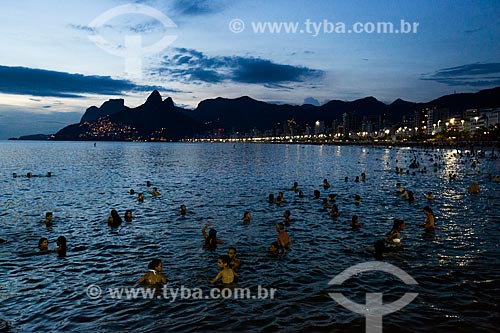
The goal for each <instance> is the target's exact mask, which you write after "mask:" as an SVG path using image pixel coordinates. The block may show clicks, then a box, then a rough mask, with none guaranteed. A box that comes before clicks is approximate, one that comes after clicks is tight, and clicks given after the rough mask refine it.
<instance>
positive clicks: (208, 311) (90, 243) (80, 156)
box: [0, 141, 500, 332]
mask: <svg viewBox="0 0 500 333" xmlns="http://www.w3.org/2000/svg"><path fill="white" fill-rule="evenodd" d="M461 153H462V155H461ZM463 153H465V152H463V151H456V150H453V149H444V150H443V149H441V150H424V149H415V148H413V149H410V148H385V147H369V148H367V147H359V146H314V145H272V144H234V145H233V144H187V143H111V142H110V143H105V142H98V143H97V144H96V146H95V147H94V144H93V143H91V142H7V141H0V170H1V172H0V238H1V239H3V240H5V242H3V243H0V318H1V319H4V320H6V321H7V322H8V323H9V325H10V327H11V331H12V332H35V331H37V332H58V331H61V332H62V331H64V332H68V331H80V332H156V331H158V332H164V331H172V332H208V331H215V332H235V331H242V332H364V331H365V317H364V316H363V315H361V314H357V313H354V312H352V311H350V310H348V309H346V308H344V307H343V306H341V305H339V304H338V303H337V302H336V301H334V300H333V299H332V298H331V297H330V296H329V293H332V292H337V293H342V294H343V295H345V296H346V297H347V298H349V299H351V300H353V301H354V302H357V303H359V304H364V303H365V302H366V293H375V292H377V293H382V294H383V301H384V304H387V303H391V302H394V301H396V300H398V299H399V298H400V297H402V296H403V295H404V294H405V293H408V292H412V293H418V296H417V297H416V298H415V299H414V300H413V301H412V302H411V303H410V304H408V305H407V306H405V307H404V308H402V309H400V310H399V311H395V312H393V313H390V314H386V315H384V316H383V321H382V322H383V324H382V328H383V331H384V332H435V331H441V332H495V331H497V323H498V321H499V319H500V318H499V311H498V309H499V306H498V299H499V297H498V296H499V295H500V284H499V277H500V265H499V258H500V256H499V254H500V251H499V243H498V240H499V235H500V227H499V226H500V223H499V222H500V217H499V212H500V209H499V208H500V200H499V198H500V183H496V182H493V181H491V180H490V179H489V178H488V174H490V173H491V174H492V175H500V161H499V160H496V161H490V160H489V159H488V158H476V157H467V156H466V155H463ZM487 156H488V154H487ZM414 157H416V158H417V159H418V161H419V162H420V167H421V168H423V167H424V166H425V167H427V173H416V174H415V175H412V174H409V175H406V174H405V175H400V174H396V172H395V168H396V166H399V167H403V168H405V169H407V166H408V165H409V164H410V162H411V160H412V159H413V158H414ZM431 158H432V159H434V160H435V161H437V162H438V163H439V168H438V169H437V170H436V171H434V167H433V163H434V162H433V161H432V160H431ZM473 160H477V165H476V167H475V168H473V167H472V166H471V164H472V161H473ZM48 171H50V172H51V173H52V177H50V178H49V177H44V175H46V173H47V172H48ZM411 171H414V170H411ZM13 172H17V174H18V175H20V176H19V177H17V178H13V177H12V173H13ZM27 172H32V173H33V174H34V175H35V176H36V177H33V178H27V177H26V176H25V175H26V173H27ZM362 172H365V173H366V181H365V182H359V183H356V182H354V178H355V177H356V176H359V175H360V174H361V173H362ZM450 172H453V173H456V174H457V179H456V180H450V179H449V177H448V175H449V173H450ZM345 177H349V178H348V182H345V181H344V178H345ZM324 178H327V179H328V180H329V182H330V184H331V188H330V189H328V190H324V189H323V188H322V181H323V179H324ZM474 179H477V180H478V181H479V184H480V187H481V192H480V194H479V195H471V194H468V193H467V192H466V188H467V186H468V185H469V184H470V183H471V182H472V181H473V180H474ZM147 180H150V181H151V182H152V183H153V186H156V187H158V190H159V191H160V192H161V196H160V197H157V198H155V197H153V196H152V195H150V194H148V193H147V191H149V190H150V188H148V187H147V186H146V181H147ZM294 181H297V182H298V183H299V188H300V189H301V190H303V191H304V193H305V197H304V198H299V197H298V196H297V194H296V193H295V192H293V191H291V190H290V187H291V186H292V184H293V182H294ZM397 182H400V183H401V184H402V185H403V186H404V187H405V188H406V189H407V190H411V191H413V192H414V193H415V195H416V198H417V200H416V201H415V202H413V203H409V202H407V201H405V200H404V199H402V198H400V197H398V196H397V194H396V186H395V184H396V183H397ZM130 189H134V190H135V191H136V192H140V191H144V192H146V198H145V200H144V202H142V203H140V202H138V201H137V199H136V196H135V195H130V194H129V190H130ZM315 189H319V190H320V191H321V197H322V198H323V197H327V195H328V194H330V193H336V194H337V195H338V198H337V205H338V206H339V210H340V213H341V216H340V217H339V218H332V217H330V216H328V213H327V211H325V209H323V208H322V205H321V201H320V200H314V199H313V198H312V196H313V195H312V194H313V191H314V190H315ZM280 191H281V192H283V193H284V197H285V199H286V202H285V203H283V204H281V205H276V204H269V203H268V202H267V198H268V195H269V194H270V193H274V194H275V195H277V194H278V192H280ZM428 191H432V192H433V193H434V195H435V199H434V200H433V201H428V200H427V199H426V198H425V197H424V193H427V192H428ZM355 194H358V195H359V196H360V197H361V198H362V200H361V204H360V205H355V204H354V203H353V201H354V199H353V196H354V195H355ZM181 204H185V205H186V206H187V210H188V214H187V215H185V216H181V215H179V214H178V210H179V206H180V205H181ZM426 205H429V206H430V207H432V209H433V210H434V213H435V216H436V230H435V233H434V234H433V235H426V234H424V233H423V231H422V229H420V228H418V224H420V223H423V222H424V219H425V216H424V214H423V211H422V208H423V207H424V206H426ZM111 209H116V210H118V212H119V214H120V215H121V216H123V213H124V211H125V210H126V209H131V210H132V211H133V215H134V219H133V221H132V222H131V223H127V222H124V223H123V224H122V225H121V226H120V227H119V228H110V227H108V226H107V224H106V219H107V217H108V215H109V213H110V211H111ZM246 210H248V211H250V212H251V214H252V219H251V222H250V223H248V224H245V223H243V222H242V220H241V218H242V216H243V213H244V211H246ZM285 210H290V211H291V216H292V222H291V225H290V227H288V228H287V231H288V233H289V235H290V237H291V239H292V242H293V243H292V246H291V248H290V250H289V251H288V252H287V253H286V254H284V255H280V256H278V257H275V256H271V255H269V254H268V252H267V249H268V246H269V244H270V243H272V242H273V241H274V240H276V236H277V233H276V231H275V224H276V223H277V222H282V221H283V213H284V211H285ZM47 211H52V212H53V214H54V222H53V225H52V226H51V227H47V226H45V224H43V223H40V222H41V221H42V220H43V219H44V214H45V212H47ZM354 214H356V215H358V216H359V219H360V224H361V228H360V230H358V231H355V230H352V229H351V227H350V220H351V216H352V215H354ZM393 218H401V219H403V220H405V222H406V229H405V230H404V231H403V232H402V243H403V246H402V249H401V250H400V251H398V252H397V253H389V254H386V255H385V256H384V259H383V262H385V263H389V264H392V265H395V266H397V267H399V268H400V269H402V270H404V271H405V272H406V273H408V274H409V275H410V276H411V277H413V278H414V279H415V280H416V282H417V283H418V284H417V285H406V284H405V283H404V282H402V281H401V280H400V279H399V278H397V277H395V276H393V275H392V274H389V273H386V272H381V271H372V272H361V273H359V274H356V275H353V276H352V277H351V278H349V279H348V280H347V281H345V282H344V283H343V284H342V285H329V284H328V283H329V281H330V280H331V279H332V278H334V277H335V276H336V275H338V274H339V273H341V272H342V271H344V270H346V269H348V268H349V267H351V266H353V265H356V264H360V263H365V262H371V261H373V260H374V257H373V244H374V242H375V241H376V240H378V239H383V238H384V236H385V233H387V232H388V231H389V230H390V229H391V227H392V220H393ZM206 223H212V224H213V226H212V227H213V228H216V229H217V231H218V237H219V238H220V239H222V240H223V241H224V242H223V243H222V244H219V246H218V248H217V250H215V251H207V250H204V249H203V237H202V235H201V228H202V227H203V226H204V225H205V224H206ZM60 235H64V236H65V237H66V238H67V241H68V252H67V255H66V257H63V258H59V257H58V256H57V255H56V254H55V253H49V254H43V255H40V254H39V253H38V249H37V244H38V239H39V238H40V237H47V238H48V239H49V248H50V249H53V248H54V247H55V240H56V239H57V237H58V236H60ZM229 246H235V247H236V248H237V250H238V256H239V259H240V260H241V262H242V264H241V267H240V268H239V269H238V270H237V272H238V273H239V275H240V278H239V280H238V281H237V282H236V283H235V284H234V285H232V286H230V287H229V289H227V290H226V291H225V293H226V294H224V295H226V296H228V295H229V293H233V294H235V293H236V290H237V288H248V289H249V290H250V292H251V293H252V296H254V297H250V298H249V299H242V298H239V299H234V298H233V297H228V298H224V297H220V298H218V299H215V298H214V299H205V297H204V296H206V295H208V294H209V292H211V291H212V292H213V290H215V291H216V292H219V293H220V292H224V290H223V289H222V286H221V285H216V286H215V289H212V288H213V286H211V285H210V283H209V282H208V280H209V279H211V278H213V277H214V276H215V275H216V274H217V272H218V268H217V258H218V256H219V255H220V254H225V253H227V248H228V247H229ZM152 258H160V259H162V261H163V273H164V274H165V276H166V277H167V278H168V280H169V283H168V284H167V287H169V288H172V290H175V289H176V288H178V289H179V290H181V288H184V295H183V296H186V297H185V299H181V296H180V294H179V295H178V298H177V299H176V300H175V301H173V300H172V297H170V298H167V297H164V295H163V292H162V291H160V290H158V291H157V292H156V293H155V294H154V295H153V297H135V298H134V297H130V298H131V299H127V297H125V296H123V295H122V298H121V299H117V297H114V298H113V296H112V295H111V294H110V293H109V290H110V289H114V288H122V290H125V288H128V289H127V290H132V289H130V288H133V287H134V286H135V281H137V279H139V277H141V276H142V275H143V274H144V273H145V272H147V265H148V263H149V261H150V260H151V259H152ZM90 286H91V287H92V288H94V289H89V287H90ZM97 288H100V290H101V292H102V293H101V296H100V297H89V295H88V293H87V291H89V290H90V295H91V296H96V295H97V294H95V293H93V292H96V290H98V289H97ZM217 288H218V289H217ZM259 288H260V290H261V291H262V290H268V291H269V290H270V288H274V289H275V294H274V298H273V299H271V298H270V297H267V298H264V297H263V296H264V294H258V291H259ZM265 288H267V289H265ZM188 289H189V290H191V291H193V290H201V291H202V292H203V293H204V294H203V295H204V296H203V299H194V298H191V299H187V292H186V290H188ZM259 295H260V296H262V297H258V296H259ZM115 296H116V295H115ZM132 298H134V299H132Z"/></svg>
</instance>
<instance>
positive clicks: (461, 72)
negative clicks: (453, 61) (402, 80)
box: [420, 63, 500, 87]
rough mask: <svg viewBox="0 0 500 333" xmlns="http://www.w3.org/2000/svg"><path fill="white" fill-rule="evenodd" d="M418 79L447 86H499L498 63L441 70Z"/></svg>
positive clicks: (475, 64)
mask: <svg viewBox="0 0 500 333" xmlns="http://www.w3.org/2000/svg"><path fill="white" fill-rule="evenodd" d="M420 79H421V80H425V81H436V82H439V83H444V84H447V85H449V86H474V87H488V86H498V85H500V63H474V64H467V65H462V66H457V67H450V68H443V69H440V70H438V71H436V72H435V73H433V74H422V75H421V78H420Z"/></svg>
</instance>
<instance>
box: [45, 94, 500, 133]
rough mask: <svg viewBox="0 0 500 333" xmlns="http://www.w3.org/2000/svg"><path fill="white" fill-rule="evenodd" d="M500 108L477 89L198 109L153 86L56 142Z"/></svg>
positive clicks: (90, 112)
mask: <svg viewBox="0 0 500 333" xmlns="http://www.w3.org/2000/svg"><path fill="white" fill-rule="evenodd" d="M498 106H500V87H497V88H493V89H488V90H482V91H479V92H477V93H466V94H451V95H446V96H442V97H439V98H437V99H435V100H432V101H430V102H428V103H413V102H408V101H404V100H402V99H397V100H395V101H394V102H392V103H391V104H385V103H383V102H381V101H379V100H377V99H376V98H374V97H372V96H369V97H365V98H362V99H358V100H355V101H340V100H331V101H329V102H328V103H326V104H323V105H321V106H314V105H311V104H304V105H289V104H272V103H266V102H262V101H258V100H255V99H253V98H251V97H249V96H242V97H238V98H233V99H231V98H223V97H217V98H214V99H206V100H203V101H201V102H200V103H199V104H198V106H197V107H196V109H195V110H188V109H183V108H180V107H176V106H175V104H174V101H173V100H172V98H171V97H168V98H166V99H164V100H163V99H162V97H161V95H160V93H159V92H158V91H157V90H154V91H153V92H152V93H151V94H150V95H149V96H148V97H147V99H146V101H145V103H144V104H142V105H140V106H138V107H135V108H129V107H127V106H125V104H124V101H123V99H111V100H109V101H106V102H104V103H103V104H102V105H101V106H100V107H95V106H93V107H89V108H88V109H87V110H86V112H85V114H84V115H83V116H82V118H81V121H80V123H79V124H73V125H69V126H66V127H65V128H63V129H61V130H60V131H59V132H57V133H56V134H55V135H54V138H55V139H56V140H171V141H176V140H180V139H183V138H189V137H203V136H206V135H208V134H210V133H212V134H213V133H217V132H220V131H224V132H225V134H231V133H238V132H239V133H251V132H253V131H254V130H258V131H262V132H263V131H268V130H273V129H280V128H281V129H283V128H284V127H285V126H286V124H287V121H289V120H291V119H293V120H294V121H295V123H296V124H297V126H298V127H300V128H302V129H304V128H305V127H307V126H312V125H314V123H315V122H316V121H318V120H320V121H323V122H324V123H325V125H327V126H330V125H331V124H332V123H333V122H337V124H341V123H342V119H343V116H344V114H350V115H355V116H356V117H358V119H361V118H363V119H368V120H371V121H373V122H374V123H376V124H384V126H387V125H388V124H389V125H390V124H396V123H398V122H399V121H401V119H402V117H403V116H412V115H414V113H415V111H418V110H420V109H421V108H424V107H429V108H434V107H435V108H449V110H450V114H454V113H458V112H463V111H464V110H465V109H468V108H488V107H498Z"/></svg>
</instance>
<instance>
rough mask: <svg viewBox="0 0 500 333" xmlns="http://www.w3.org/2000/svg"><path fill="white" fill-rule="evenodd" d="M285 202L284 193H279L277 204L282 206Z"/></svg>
mask: <svg viewBox="0 0 500 333" xmlns="http://www.w3.org/2000/svg"><path fill="white" fill-rule="evenodd" d="M283 202H285V198H284V196H283V192H279V193H278V196H277V197H276V204H278V205H279V204H282V203H283Z"/></svg>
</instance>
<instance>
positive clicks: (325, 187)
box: [323, 178, 330, 190]
mask: <svg viewBox="0 0 500 333" xmlns="http://www.w3.org/2000/svg"><path fill="white" fill-rule="evenodd" d="M329 188H330V183H329V182H328V179H326V178H325V179H323V189H325V190H328V189H329Z"/></svg>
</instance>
